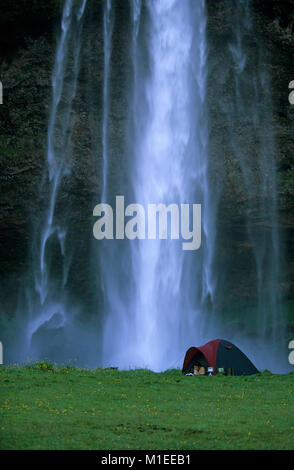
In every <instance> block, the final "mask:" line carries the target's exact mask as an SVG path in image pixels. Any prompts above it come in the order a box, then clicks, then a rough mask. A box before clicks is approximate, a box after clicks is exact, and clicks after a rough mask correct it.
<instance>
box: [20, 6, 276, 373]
mask: <svg viewBox="0 0 294 470" xmlns="http://www.w3.org/2000/svg"><path fill="white" fill-rule="evenodd" d="M88 3H90V0H88V1H87V0H80V1H78V2H76V1H74V0H66V1H65V5H64V9H63V17H62V32H61V37H60V40H59V43H58V47H57V52H56V60H55V66H54V70H53V78H52V103H51V108H50V116H49V125H48V141H47V166H48V168H47V169H48V175H49V178H47V172H46V175H45V176H44V184H43V186H42V191H41V193H42V196H43V200H44V199H45V198H46V201H47V202H46V207H45V210H44V220H42V221H41V224H40V226H38V227H37V228H36V237H35V239H34V240H35V241H34V244H33V255H34V256H33V259H34V263H33V265H32V267H33V269H32V271H33V277H34V288H32V289H29V290H28V292H27V303H28V308H27V310H28V311H29V316H28V318H25V319H24V317H22V319H21V321H22V322H23V324H24V323H25V331H26V333H27V337H26V342H25V343H26V344H25V345H24V346H23V351H21V352H20V353H19V355H18V357H21V358H24V357H26V356H27V355H33V357H38V358H42V359H43V358H44V357H45V356H46V357H50V358H51V359H57V360H58V361H59V362H60V361H62V360H65V359H73V358H74V357H75V356H76V354H75V353H76V348H75V347H76V345H77V344H79V346H78V349H79V351H78V352H79V354H78V355H79V362H80V363H82V364H86V365H89V364H91V365H94V366H96V365H101V364H102V365H103V366H118V367H120V368H131V367H148V368H150V369H152V370H155V371H161V370H164V369H167V368H168V367H177V366H180V365H181V363H182V359H183V354H184V352H185V350H186V348H188V347H189V346H191V345H196V344H203V343H204V342H205V341H208V340H211V339H213V338H215V337H217V336H225V337H226V339H228V340H234V341H236V342H238V344H240V346H241V347H242V349H243V350H244V351H245V352H247V353H248V355H249V356H250V357H251V358H252V359H254V360H255V361H256V364H257V366H259V367H261V368H262V367H264V365H266V366H268V367H269V368H271V369H272V367H271V366H272V365H273V364H274V361H273V360H272V356H271V358H270V364H268V362H267V360H266V359H265V354H267V353H265V354H263V355H262V357H261V355H260V354H259V353H260V347H261V342H262V344H263V345H267V351H269V350H270V349H271V346H272V344H273V343H274V342H276V341H277V339H278V336H279V328H280V325H279V323H278V316H279V315H280V314H279V309H278V304H279V302H278V300H279V299H278V294H277V285H276V284H277V281H278V278H279V274H280V271H281V269H280V252H279V235H278V230H277V201H276V194H277V188H276V186H277V184H276V179H275V155H274V148H275V139H274V132H273V127H274V122H273V113H272V106H271V102H270V93H268V92H267V93H266V92H265V90H266V89H267V88H268V87H269V83H270V82H269V79H268V76H267V73H266V72H265V69H266V67H265V66H264V65H262V62H261V61H260V56H261V55H262V53H263V52H262V49H261V47H256V49H255V51H257V52H252V51H253V49H254V48H252V47H250V44H249V43H248V37H249V36H250V35H251V36H253V34H252V33H253V23H252V21H251V13H250V1H249V0H239V1H238V2H231V1H227V2H226V4H227V5H229V11H231V15H232V16H231V19H230V21H229V24H230V26H229V27H230V28H231V34H230V39H229V44H228V47H227V52H229V53H226V61H227V65H228V67H224V66H223V64H220V66H219V67H217V69H215V70H213V73H212V75H213V80H215V83H217V80H218V74H219V75H222V76H225V77H226V74H229V75H230V77H229V79H230V87H228V86H227V85H228V82H227V81H226V79H227V77H226V78H225V80H224V83H225V86H226V88H227V90H226V92H227V93H226V99H224V98H223V97H222V96H221V94H219V95H218V96H216V95H215V96H213V99H214V103H213V104H212V103H211V102H209V98H210V96H211V92H210V90H208V89H207V82H208V78H209V77H208V74H209V73H211V70H212V69H210V68H209V59H210V60H211V62H213V60H212V59H211V56H209V57H208V50H209V48H208V41H207V37H206V36H207V17H206V4H205V0H197V1H195V0H146V1H142V0H130V3H129V6H130V8H129V9H128V8H126V7H125V5H126V3H124V7H123V8H124V13H123V14H126V13H125V11H127V12H129V11H130V13H131V31H128V33H126V29H127V28H122V30H119V31H118V29H119V28H116V26H117V24H116V22H115V18H116V13H117V10H116V8H118V7H117V3H116V2H115V1H112V0H105V1H104V3H103V4H102V3H101V5H100V3H99V4H98V3H94V2H92V5H91V6H92V15H93V17H92V20H91V19H90V15H89V16H88V17H87V20H86V21H85V16H86V13H85V12H86V10H87V11H89V10H90V6H89V8H88V5H87V4H88ZM123 8H122V3H121V4H120V9H121V10H122V9H123ZM121 10H120V11H119V15H122V11H121ZM97 12H100V13H99V14H98V15H97ZM96 16H97V17H96ZM100 17H101V22H100V27H101V31H100V30H99V31H98V32H97V23H96V22H97V21H98V20H99V21H100V19H99V18H100ZM93 18H94V19H93ZM97 18H98V19H97ZM87 21H88V23H87ZM91 21H92V23H91ZM124 21H125V19H124ZM84 23H85V24H86V27H85V25H84ZM89 23H91V24H90V25H89ZM125 24H126V23H124V25H125ZM128 26H129V23H128ZM93 31H94V33H93ZM95 32H96V35H95ZM85 36H86V41H87V42H85V43H87V45H88V48H87V50H83V61H84V62H83V64H84V65H85V64H86V67H88V82H82V83H87V85H88V87H89V88H91V90H90V92H89V95H88V102H86V101H87V100H85V95H84V94H83V91H81V89H80V88H78V85H80V83H79V77H80V76H81V74H80V62H81V58H82V53H81V51H82V46H83V40H84V38H85ZM122 37H124V40H126V42H127V41H128V44H127V46H126V47H125V48H124V45H123V46H122V47H121V49H120V47H119V44H118V43H119V41H120V40H121V38H122ZM126 37H127V39H125V38H126ZM102 41H104V42H103V49H102V48H101V51H100V50H99V54H97V50H96V46H97V47H98V48H99V47H101V44H102ZM224 41H225V40H224ZM95 45H96V46H95ZM219 47H220V48H225V47H226V45H225V42H224V44H223V43H221V44H220V46H219ZM126 51H127V52H128V54H129V55H128V54H127V53H126ZM209 52H210V53H211V52H214V51H209ZM116 62H118V63H119V65H118V64H117V63H116ZM122 65H123V66H124V67H125V69H127V70H128V72H127V73H126V74H125V75H126V76H127V77H128V81H127V80H125V82H124V81H123V78H122V77H123V72H122V71H121V69H122V68H123V67H122ZM118 69H119V73H117V72H118ZM101 70H103V72H101ZM83 71H84V70H83ZM120 74H121V75H120ZM85 75H86V74H85V73H84V75H83V79H84V77H85ZM89 75H90V79H89ZM89 83H91V87H90V85H89ZM99 87H100V88H99ZM81 88H82V87H81ZM208 91H209V92H210V93H208ZM85 94H86V93H85ZM208 95H209V96H208ZM77 96H78V98H77ZM77 100H78V101H79V104H80V106H81V108H82V109H83V111H84V112H83V114H84V115H87V110H88V111H89V115H90V116H89V117H90V119H89V121H90V125H89V127H90V132H89V135H90V136H91V137H90V138H89V141H87V145H88V144H89V145H88V148H89V149H90V150H89V157H91V158H92V160H93V161H92V162H91V163H90V164H89V168H90V171H89V173H85V174H87V175H90V176H89V185H90V184H93V186H94V187H95V190H93V191H92V193H91V196H92V197H93V199H95V203H97V197H99V199H100V201H101V202H105V203H109V204H112V203H113V202H115V196H119V195H124V196H125V199H126V202H127V200H128V203H131V202H135V203H137V204H141V205H142V206H143V207H144V208H145V211H146V213H147V206H148V205H149V204H157V205H159V204H164V205H165V206H169V205H170V204H175V205H177V206H178V207H179V208H180V207H181V204H201V207H202V217H201V222H202V241H201V247H200V249H199V250H196V251H184V250H183V249H182V241H183V240H182V239H180V240H170V239H167V240H165V239H155V240H148V239H144V240H141V239H134V240H126V239H118V240H116V241H113V240H109V241H108V240H103V241H100V242H99V243H98V242H97V241H94V240H93V239H92V240H93V243H92V247H91V250H92V251H91V250H89V253H90V251H91V254H90V256H91V258H92V259H91V263H90V268H89V271H88V272H87V274H86V275H84V273H82V275H81V278H82V277H83V276H84V279H83V280H84V284H83V286H84V285H85V279H86V282H87V283H88V284H90V285H91V289H92V291H95V293H94V295H93V297H94V298H95V301H96V300H97V305H98V304H99V306H97V305H94V307H93V306H92V305H91V307H89V303H90V302H88V298H87V295H85V296H84V297H83V298H82V300H81V305H82V308H81V309H80V308H79V306H80V304H79V303H78V302H77V299H79V296H78V295H77V296H76V297H75V291H74V288H75V287H76V285H77V284H78V283H79V281H80V279H79V276H77V279H75V282H73V286H74V287H72V285H71V287H70V288H69V289H67V287H68V284H69V280H70V278H71V276H73V272H72V271H73V270H72V271H70V268H71V267H72V258H73V256H72V253H71V249H72V250H73V251H74V247H73V246H72V245H71V240H70V236H71V234H72V232H73V231H74V227H73V225H74V224H78V223H79V220H77V219H74V218H72V219H70V218H69V217H68V215H69V214H68V212H69V210H68V211H67V209H66V206H67V204H65V199H66V197H65V196H64V195H68V196H69V199H71V189H72V186H71V185H72V183H73V180H74V178H73V179H72V180H70V174H71V170H72V159H73V158H74V151H73V145H72V140H73V139H72V134H73V133H74V129H75V126H74V120H75V115H76V117H77V121H78V122H79V124H81V120H82V119H81V113H80V115H79V112H77V113H76V112H75V103H76V101H77ZM120 100H121V102H122V103H123V104H121V103H120ZM216 102H217V104H216ZM81 103H82V104H81ZM256 103H259V106H256ZM210 107H211V108H213V110H215V109H218V110H220V109H221V111H220V112H221V113H223V115H224V116H225V118H226V119H224V123H222V125H223V128H225V129H226V130H225V132H227V134H228V138H227V139H226V137H222V138H223V139H224V140H223V141H221V142H222V146H221V150H219V154H220V155H219V157H221V158H219V161H218V165H219V166H222V167H224V168H225V162H224V160H225V158H226V156H225V155H223V154H221V153H222V152H223V151H224V149H225V148H229V147H230V152H231V154H232V155H233V157H234V159H235V160H236V162H238V165H239V167H240V174H241V179H242V182H243V186H244V194H246V198H247V199H246V204H247V209H246V214H242V216H243V218H245V219H246V223H247V228H248V240H249V242H250V249H251V251H252V253H253V254H254V260H255V273H256V280H255V279H253V281H252V283H254V282H255V284H254V285H255V287H256V298H257V300H258V316H257V320H256V326H255V331H254V333H255V335H256V336H255V338H256V337H258V341H254V339H253V341H252V342H251V343H249V341H247V339H244V338H245V335H244V334H243V331H241V329H239V331H238V332H237V333H236V331H235V332H233V331H232V332H231V331H229V332H228V328H227V327H226V326H225V329H222V327H223V325H222V313H223V312H222V311H221V309H218V307H219V305H221V301H219V299H218V298H217V297H218V296H219V294H218V292H219V290H220V287H219V286H220V282H219V281H220V278H221V277H222V273H228V272H229V271H230V268H231V265H230V264H229V263H228V264H227V265H225V264H224V265H221V263H217V261H216V259H218V258H217V256H216V255H218V253H217V250H218V248H219V245H218V243H219V240H218V239H217V237H216V234H217V230H218V229H219V226H218V222H219V220H217V211H218V209H219V207H218V203H219V197H220V191H221V185H220V187H217V188H216V187H215V186H214V183H213V182H212V173H213V171H215V169H216V167H217V165H216V166H215V167H214V166H213V165H215V161H214V160H213V158H212V157H213V153H212V152H211V148H210V145H211V143H212V140H213V139H212V137H211V130H213V129H211V122H210V120H209V119H210V118H211V116H209V114H208V112H209V111H210ZM126 110H127V111H126ZM217 119H220V118H219V116H217ZM217 119H216V121H217ZM83 122H84V121H83ZM98 126H99V130H98ZM85 127H86V126H85ZM225 132H224V136H226V134H225ZM82 134H83V130H82ZM79 138H80V134H79V135H78V139H79ZM78 139H76V140H78ZM91 139H92V145H91V142H90V140H91ZM248 141H250V142H251V144H250V149H252V148H255V154H254V155H251V154H250V152H249V147H248ZM252 141H254V145H253V144H252ZM74 143H76V141H75V142H74ZM85 147H86V146H85V145H81V148H83V150H84V149H85ZM122 147H124V151H122ZM216 153H217V152H216ZM82 157H83V155H79V156H78V158H79V159H80V160H81V162H80V161H79V163H80V165H81V166H80V167H78V168H83V169H84V167H83V164H84V160H83V159H82ZM91 158H89V159H88V160H91ZM88 163H89V162H88ZM93 167H95V169H98V168H99V170H98V171H99V176H98V178H97V179H99V182H97V181H95V183H92V180H91V181H90V179H91V178H92V177H93V175H92V173H91V170H92V169H93ZM98 171H97V173H98ZM85 174H83V178H84V180H86V181H87V182H86V184H88V179H87V176H85ZM237 176H238V175H237ZM93 178H95V177H93ZM81 180H82V179H81ZM81 180H79V182H78V184H77V185H76V188H78V191H79V190H80V187H81V186H80V185H81ZM98 187H99V190H97V188H98ZM94 193H95V195H94ZM87 194H88V193H87ZM73 198H74V196H73ZM73 206H74V204H73ZM90 212H91V211H89V214H90ZM79 214H80V212H79ZM190 215H191V214H190ZM90 216H91V214H90V215H89V219H90ZM73 219H74V220H73ZM89 219H88V220H87V222H86V223H87V227H88V226H89V225H91V223H92V220H91V222H89ZM168 220H170V219H168ZM114 223H115V222H114ZM71 224H72V225H71ZM90 228H91V236H92V227H90ZM114 229H116V227H114ZM146 232H148V226H146ZM169 234H170V233H169ZM83 236H84V234H83ZM81 238H82V235H81V236H80V238H79V242H80V243H82V242H81ZM118 238H119V237H118ZM122 238H123V237H122ZM168 238H170V237H168ZM230 240H231V239H230ZM248 240H246V241H248ZM83 242H85V239H84V238H83ZM89 244H90V242H89ZM247 244H248V243H247ZM87 259H88V258H87ZM223 259H225V260H226V259H227V258H226V257H225V256H224V258H223ZM79 262H80V261H78V262H77V264H76V266H77V267H78V268H79V266H80V264H79ZM252 278H253V277H252ZM91 289H89V290H91ZM227 294H228V292H226V290H225V289H224V292H222V293H221V295H220V297H222V299H221V300H223V298H224V297H225V296H226V295H227ZM95 295H96V297H95ZM79 300H80V299H79ZM95 301H94V302H93V303H94V304H95ZM83 302H84V303H83ZM23 309H24V307H23V306H22V311H23ZM91 309H92V310H91ZM77 310H79V312H78V313H77ZM89 310H91V311H90V313H89ZM91 314H93V316H95V315H96V318H99V321H97V323H95V321H94V322H92V323H91V319H89V318H90V316H91ZM87 315H88V316H87ZM236 315H237V316H238V312H237V314H236ZM77 318H79V319H81V318H82V320H83V322H82V323H83V325H82V326H81V323H79V321H78V320H77ZM279 318H281V317H279ZM250 321H251V320H250ZM97 325H98V327H97ZM269 325H270V331H269V330H268V327H269ZM99 327H100V328H101V330H102V331H100V330H99ZM83 328H84V329H83ZM48 332H49V333H48ZM83 332H84V333H83ZM47 333H48V334H47ZM280 334H281V336H282V333H281V332H280ZM57 337H58V338H57ZM56 338H57V340H56V341H55V339H56ZM100 343H101V344H100ZM256 344H257V348H258V349H259V351H258V350H257V348H256V350H254V348H255V345H256ZM18 347H19V346H18ZM100 348H101V349H102V351H100ZM259 359H260V360H259ZM277 369H278V368H277Z"/></svg>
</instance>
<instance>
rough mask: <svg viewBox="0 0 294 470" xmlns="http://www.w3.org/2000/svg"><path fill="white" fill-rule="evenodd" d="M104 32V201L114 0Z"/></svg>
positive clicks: (108, 1)
mask: <svg viewBox="0 0 294 470" xmlns="http://www.w3.org/2000/svg"><path fill="white" fill-rule="evenodd" d="M103 32H104V76H103V77H104V78H103V124H102V154H103V189H102V201H103V202H105V200H106V196H107V171H108V120H109V77H110V59H111V39H112V32H113V7H112V0H106V2H105V5H104V18H103Z"/></svg>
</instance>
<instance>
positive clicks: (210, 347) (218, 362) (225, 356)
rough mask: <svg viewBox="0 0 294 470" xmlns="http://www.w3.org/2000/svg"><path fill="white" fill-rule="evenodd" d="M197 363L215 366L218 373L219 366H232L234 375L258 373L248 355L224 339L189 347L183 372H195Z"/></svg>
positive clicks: (215, 371) (214, 370)
mask: <svg viewBox="0 0 294 470" xmlns="http://www.w3.org/2000/svg"><path fill="white" fill-rule="evenodd" d="M196 363H199V364H201V365H202V366H204V367H206V368H207V367H213V373H214V374H217V372H218V369H219V368H223V369H228V368H232V369H233V370H234V375H252V374H257V373H258V370H257V369H256V367H255V366H254V365H253V364H252V362H251V361H250V360H249V359H248V357H247V356H246V355H245V354H244V353H243V352H242V351H241V350H240V349H239V348H237V346H235V345H234V344H232V343H230V342H229V341H226V340H224V339H215V340H213V341H209V342H208V343H206V344H205V345H204V346H200V347H199V348H194V347H192V348H189V349H188V351H187V352H186V355H185V359H184V364H183V369H182V372H183V374H187V373H191V372H193V366H194V364H196Z"/></svg>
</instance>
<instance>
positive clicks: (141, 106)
mask: <svg viewBox="0 0 294 470" xmlns="http://www.w3.org/2000/svg"><path fill="white" fill-rule="evenodd" d="M132 6H133V8H132V12H133V35H132V54H133V75H134V78H133V83H134V92H133V106H132V113H133V119H132V121H133V122H134V130H133V134H132V142H133V149H132V151H133V152H132V153H133V159H134V161H133V169H132V170H131V172H132V173H131V174H132V184H133V193H134V197H135V201H136V202H137V203H140V204H142V205H143V206H144V207H145V208H147V205H148V204H151V203H154V204H160V203H162V204H165V205H166V206H168V205H169V204H173V203H174V204H178V205H179V206H180V205H181V204H182V203H190V204H196V203H200V204H202V207H203V217H202V223H203V231H204V233H205V238H204V240H203V248H202V250H201V251H200V253H191V252H190V253H189V254H187V253H186V254H185V253H184V252H183V251H182V248H181V243H180V242H177V241H171V240H168V241H164V240H154V241H153V240H143V241H142V240H134V241H132V242H131V243H132V245H131V257H132V272H131V277H132V279H133V283H134V292H133V299H132V301H131V302H130V304H128V305H122V306H121V309H120V310H118V309H117V308H114V307H113V306H110V311H111V314H110V315H108V317H107V318H106V323H105V334H104V343H105V348H104V355H105V357H106V358H107V363H108V364H109V363H112V364H116V365H118V366H119V367H131V366H132V367H134V366H135V367H149V368H151V369H153V370H163V369H165V368H166V367H167V365H169V366H172V365H178V364H179V359H182V352H183V350H184V349H185V347H186V346H187V345H189V344H191V343H192V342H193V343H194V342H195V341H197V340H199V341H203V340H205V338H206V336H205V335H206V334H208V331H207V330H208V325H209V318H208V317H207V316H205V314H206V313H207V305H206V303H207V300H210V301H211V298H212V296H213V288H214V286H213V277H212V273H211V260H212V251H213V236H214V235H213V225H214V224H213V216H214V209H213V207H211V200H210V192H209V183H208V132H207V118H206V113H205V97H206V16H205V2H204V1H199V2H196V3H195V2H191V1H189V0H185V1H183V0H180V1H179V0H156V1H153V0H150V1H148V2H146V5H145V6H146V7H147V9H148V14H149V26H148V27H149V31H148V32H149V35H148V37H149V42H148V45H147V58H146V57H142V55H143V52H142V49H143V48H142V47H141V43H140V41H139V40H138V34H139V31H138V28H139V21H140V12H141V3H140V2H138V1H134V2H133V3H132ZM144 60H147V61H148V63H149V73H147V74H146V72H145V71H144V72H143V73H142V68H141V64H142V62H143V61H144ZM116 276H120V273H116ZM106 288H107V289H109V291H110V290H111V284H110V285H108V286H106ZM209 297H210V299H208V298H209ZM110 303H111V302H110ZM113 303H114V304H117V299H116V298H113ZM122 309H123V310H124V312H122ZM125 312H129V314H128V318H129V322H128V325H127V327H126V328H123V322H122V320H121V318H122V316H125ZM118 337H120V340H119V341H118V342H116V341H115V340H114V338H118Z"/></svg>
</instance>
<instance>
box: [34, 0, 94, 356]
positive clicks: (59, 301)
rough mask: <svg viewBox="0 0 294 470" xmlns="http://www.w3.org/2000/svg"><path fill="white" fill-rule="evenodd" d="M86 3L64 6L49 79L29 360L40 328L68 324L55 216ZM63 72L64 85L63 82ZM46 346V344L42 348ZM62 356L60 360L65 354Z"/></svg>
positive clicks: (59, 224) (67, 164)
mask: <svg viewBox="0 0 294 470" xmlns="http://www.w3.org/2000/svg"><path fill="white" fill-rule="evenodd" d="M86 3H87V0H81V1H80V4H79V5H77V4H76V3H75V2H74V1H73V0H67V1H66V2H65V5H64V10H63V17H62V33H61V37H60V40H59V43H58V47H57V52H56V60H55V66H54V71H53V76H52V103H51V110H50V117H49V124H48V140H47V165H48V176H49V180H48V186H47V181H46V183H44V187H45V188H46V189H45V191H48V194H49V199H48V207H47V209H46V210H45V217H46V218H45V221H44V225H43V226H42V227H40V231H39V233H38V235H37V236H38V238H39V241H38V243H36V246H37V247H38V248H39V249H38V251H36V252H35V270H34V277H35V292H32V291H30V292H29V293H28V298H29V311H30V317H29V321H28V324H27V328H26V329H27V344H28V348H29V349H28V351H27V352H29V353H30V354H32V355H33V356H34V357H36V356H37V357H38V356H40V355H41V356H42V354H44V349H43V350H42V348H40V345H41V343H42V341H43V340H42V338H41V339H40V341H38V340H37V341H36V344H35V345H34V344H33V343H34V341H33V339H34V335H38V331H39V329H44V327H45V329H46V328H48V329H50V330H55V331H58V329H61V328H63V327H64V326H65V325H66V324H67V321H68V320H69V318H68V315H67V314H68V306H67V298H66V292H65V286H66V283H67V277H68V271H69V264H70V254H69V251H68V249H67V247H66V235H67V220H66V216H65V214H64V213H62V215H61V216H60V214H57V201H58V193H59V190H60V186H61V184H62V182H63V180H64V179H65V178H66V177H67V176H68V175H69V174H70V171H71V150H72V148H71V134H72V127H73V122H72V109H73V101H74V99H75V96H76V91H77V82H78V74H79V60H80V52H81V39H82V27H83V15H84V11H85V7H86ZM69 73H70V76H71V80H70V83H68V78H67V74H69ZM43 190H44V188H43ZM34 246H35V245H34ZM56 249H57V250H58V251H59V252H60V257H61V267H60V272H59V273H58V274H56V272H55V271H54V266H53V263H52V253H53V250H56ZM35 337H37V336H35ZM48 346H49V345H48V344H47V345H46V346H45V349H46V347H47V348H48ZM47 351H48V349H47ZM49 351H50V346H49ZM51 353H52V351H51ZM64 353H65V354H64V357H66V356H67V353H66V352H65V351H64ZM59 354H60V352H59V351H55V355H56V356H58V355H59ZM53 355H54V353H53Z"/></svg>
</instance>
